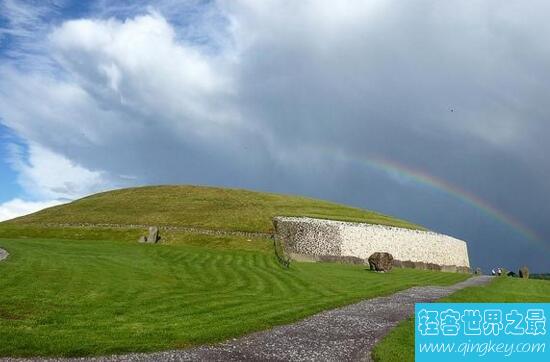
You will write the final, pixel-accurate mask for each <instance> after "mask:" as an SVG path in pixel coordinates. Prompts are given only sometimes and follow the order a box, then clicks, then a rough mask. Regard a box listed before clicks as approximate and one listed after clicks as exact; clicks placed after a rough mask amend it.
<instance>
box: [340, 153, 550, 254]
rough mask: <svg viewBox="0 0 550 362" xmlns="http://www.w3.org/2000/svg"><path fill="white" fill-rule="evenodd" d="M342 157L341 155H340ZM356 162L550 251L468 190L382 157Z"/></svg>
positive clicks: (537, 237) (539, 239) (527, 230)
mask: <svg viewBox="0 0 550 362" xmlns="http://www.w3.org/2000/svg"><path fill="white" fill-rule="evenodd" d="M340 155H341V154H340ZM354 161H357V162H359V163H360V164H364V165H365V166H367V167H369V168H372V169H376V170H380V171H383V172H385V173H387V174H390V175H394V176H395V175H397V176H400V177H403V178H405V179H408V180H411V181H413V182H415V183H418V184H421V185H426V186H428V187H431V188H433V189H436V190H438V191H441V192H444V193H446V194H449V195H451V196H453V197H455V198H457V199H459V200H461V201H462V202H464V203H465V204H467V205H470V206H472V207H474V208H476V209H478V210H480V211H482V212H483V213H484V214H486V215H488V216H489V217H491V218H492V219H494V220H496V221H498V222H500V223H502V224H504V225H507V226H508V227H510V228H512V229H513V230H515V231H516V232H517V233H519V234H520V235H522V236H523V237H524V238H526V239H527V240H528V241H531V242H534V243H536V244H538V245H540V246H542V247H544V248H546V249H549V250H550V246H549V245H548V244H546V243H545V242H544V241H543V238H542V237H541V236H540V235H538V234H537V233H536V232H535V231H534V230H532V229H530V228H529V227H527V226H526V225H524V224H523V223H522V222H520V221H519V220H516V219H515V218H513V217H512V216H510V215H507V214H506V213H504V212H502V211H500V210H498V209H497V208H496V207H494V206H493V205H491V204H489V203H488V202H487V201H485V200H483V199H481V198H480V197H479V196H477V195H474V194H472V193H470V192H469V191H467V190H463V189H461V188H459V187H457V186H455V185H453V184H451V183H449V182H447V181H445V180H442V179H440V178H437V177H435V176H433V175H430V174H428V173H426V172H424V171H421V170H417V169H413V168H410V167H409V166H406V165H404V164H401V163H399V162H396V161H392V160H388V159H385V158H382V157H369V158H360V159H358V158H354Z"/></svg>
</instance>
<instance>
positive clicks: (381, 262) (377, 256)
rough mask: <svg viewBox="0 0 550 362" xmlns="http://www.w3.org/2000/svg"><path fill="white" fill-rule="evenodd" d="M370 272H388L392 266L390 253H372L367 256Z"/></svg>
mask: <svg viewBox="0 0 550 362" xmlns="http://www.w3.org/2000/svg"><path fill="white" fill-rule="evenodd" d="M369 266H370V270H374V271H378V272H386V271H390V270H391V268H392V266H393V256H392V255H391V254H390V253H379V252H376V253H373V254H372V255H371V256H369Z"/></svg>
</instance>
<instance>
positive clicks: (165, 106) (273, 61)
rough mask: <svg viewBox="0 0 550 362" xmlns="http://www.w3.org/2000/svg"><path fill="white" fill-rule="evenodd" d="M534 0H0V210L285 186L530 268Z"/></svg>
mask: <svg viewBox="0 0 550 362" xmlns="http://www.w3.org/2000/svg"><path fill="white" fill-rule="evenodd" d="M549 11H550V3H548V2H547V1H537V0H533V1H530V2H529V4H528V5H527V4H525V2H523V1H520V0H516V1H514V0H511V1H506V2H503V1H500V0H487V1H484V2H479V1H466V0H449V1H437V0H419V1H415V2H403V1H398V0H384V1H377V0H373V1H353V0H342V1H338V2H335V1H329V0H315V1H313V0H311V1H309V0H304V1H277V0H269V1H254V0H232V1H229V0H227V1H199V0H182V1H175V0H161V1H154V2H150V1H86V2H81V1H68V0H67V1H65V0H50V1H21V0H0V150H1V151H0V152H1V155H2V157H1V159H0V185H1V189H0V220H5V219H9V218H12V217H15V216H18V215H22V214H25V213H29V212H33V211H36V210H38V209H41V208H44V207H48V206H52V205H56V204H59V203H63V202H68V201H70V200H74V199H77V198H80V197H82V196H85V195H89V194H92V193H95V192H99V191H103V190H109V189H114V188H121V187H131V186H138V185H149V184H175V183H178V184H200V185H215V186H226V187H239V188H248V189H253V190H260V191H271V192H281V193H287V194H300V195H307V196H311V197H317V198H322V199H327V200H332V201H336V202H341V203H346V204H350V205H353V206H357V207H362V208H367V209H372V210H376V211H379V212H383V213H386V214H390V215H394V216H397V217H400V218H403V219H407V220H410V221H413V222H415V223H418V224H422V225H424V226H426V227H428V228H429V229H431V230H434V231H437V232H441V233H445V234H449V235H452V236H455V237H457V238H460V239H463V240H466V241H467V242H468V247H469V254H470V261H471V265H472V266H473V267H477V266H480V267H482V268H483V269H484V270H485V271H489V270H490V268H492V267H497V266H503V267H507V268H508V269H513V270H516V269H517V268H518V267H520V266H522V265H528V266H529V267H530V269H531V270H532V271H535V272H536V271H538V272H544V271H546V272H549V271H550V261H549V260H550V223H549V222H548V221H549V217H550V183H549V182H548V179H549V178H550V162H549V161H548V159H547V155H548V154H550V142H548V136H549V135H550V121H549V114H550V102H548V94H550V62H548V59H550V43H549V42H548V38H549V37H550V22H548V21H547V19H546V14H548V12H549Z"/></svg>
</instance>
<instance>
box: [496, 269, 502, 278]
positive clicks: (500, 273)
mask: <svg viewBox="0 0 550 362" xmlns="http://www.w3.org/2000/svg"><path fill="white" fill-rule="evenodd" d="M497 274H498V276H501V275H502V269H500V268H498V270H497Z"/></svg>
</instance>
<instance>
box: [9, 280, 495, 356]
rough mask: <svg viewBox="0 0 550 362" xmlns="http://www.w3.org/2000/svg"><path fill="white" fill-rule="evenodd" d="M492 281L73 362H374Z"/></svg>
mask: <svg viewBox="0 0 550 362" xmlns="http://www.w3.org/2000/svg"><path fill="white" fill-rule="evenodd" d="M491 279H492V277H489V276H477V277H472V278H470V279H468V280H466V281H464V282H461V283H458V284H455V285H452V286H450V287H414V288H410V289H407V290H404V291H401V292H398V293H395V294H392V295H390V296H388V297H380V298H374V299H368V300H364V301H362V302H359V303H357V304H353V305H349V306H346V307H343V308H339V309H334V310H330V311H326V312H322V313H319V314H316V315H314V316H311V317H309V318H307V319H304V320H302V321H300V322H297V323H294V324H290V325H286V326H280V327H275V328H273V329H271V330H268V331H263V332H258V333H254V334H251V335H248V336H245V337H242V338H239V339H233V340H230V341H227V342H224V343H221V344H216V345H212V346H200V347H196V348H191V349H186V350H174V351H165V352H157V353H149V354H128V355H120V356H108V357H99V358H90V359H82V358H80V359H74V360H71V361H101V362H103V361H105V362H107V361H109V362H110V361H136V362H138V361H139V362H141V361H204V360H207V361H243V360H244V361H258V360H262V361H265V360H268V361H289V360H292V361H369V360H370V357H369V356H370V351H371V349H372V347H373V346H374V345H375V343H376V342H378V341H379V340H380V339H381V338H382V337H383V336H384V335H385V334H386V333H388V332H389V330H390V329H391V328H393V327H394V326H395V325H397V323H399V322H400V321H401V320H403V319H405V318H407V317H409V316H411V315H412V314H413V313H414V304H415V303H421V302H433V301H436V300H437V299H439V298H442V297H445V296H447V295H449V294H451V293H453V292H454V291H456V290H459V289H462V288H466V287H470V286H476V285H483V284H486V283H488V282H489V281H491ZM0 361H10V362H11V361H16V360H15V359H4V360H2V359H0ZM17 361H22V360H17ZM43 361H52V362H53V361H70V360H61V359H49V360H43Z"/></svg>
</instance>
